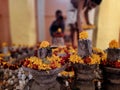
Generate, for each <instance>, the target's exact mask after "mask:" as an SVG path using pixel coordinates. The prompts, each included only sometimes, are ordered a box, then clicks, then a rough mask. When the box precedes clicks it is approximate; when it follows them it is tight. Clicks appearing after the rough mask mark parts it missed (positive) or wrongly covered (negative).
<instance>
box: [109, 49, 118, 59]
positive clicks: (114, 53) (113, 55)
mask: <svg viewBox="0 0 120 90" xmlns="http://www.w3.org/2000/svg"><path fill="white" fill-rule="evenodd" d="M107 54H108V55H107V60H109V61H116V60H120V49H111V48H108V49H107Z"/></svg>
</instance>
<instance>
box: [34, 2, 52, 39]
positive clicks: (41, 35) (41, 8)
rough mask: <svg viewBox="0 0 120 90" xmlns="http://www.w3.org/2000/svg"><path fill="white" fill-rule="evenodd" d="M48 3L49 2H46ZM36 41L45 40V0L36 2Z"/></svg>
mask: <svg viewBox="0 0 120 90" xmlns="http://www.w3.org/2000/svg"><path fill="white" fill-rule="evenodd" d="M48 1H50V0H48ZM36 8H37V23H38V41H43V40H45V38H46V32H45V28H46V27H45V0H37V7H36Z"/></svg>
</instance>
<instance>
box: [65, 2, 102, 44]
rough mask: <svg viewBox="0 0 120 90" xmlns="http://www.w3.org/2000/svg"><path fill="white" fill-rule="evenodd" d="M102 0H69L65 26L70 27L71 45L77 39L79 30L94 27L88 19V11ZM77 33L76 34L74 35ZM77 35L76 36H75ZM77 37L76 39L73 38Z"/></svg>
mask: <svg viewBox="0 0 120 90" xmlns="http://www.w3.org/2000/svg"><path fill="white" fill-rule="evenodd" d="M101 1H102V0H70V2H69V3H68V7H67V8H68V9H67V20H66V26H70V27H71V29H70V30H71V39H72V45H73V46H75V43H74V41H75V42H77V40H78V36H79V35H78V34H79V32H81V31H83V30H87V29H91V28H94V25H92V24H91V23H90V21H89V16H88V15H89V11H90V10H92V9H93V8H95V7H97V6H98V5H100V3H101ZM75 34H77V35H75ZM75 36H77V38H76V37H75ZM74 38H75V39H77V40H74Z"/></svg>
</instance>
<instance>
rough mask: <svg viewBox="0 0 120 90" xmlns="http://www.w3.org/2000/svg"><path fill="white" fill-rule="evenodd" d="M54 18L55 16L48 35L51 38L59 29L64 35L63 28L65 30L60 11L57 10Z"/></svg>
mask: <svg viewBox="0 0 120 90" xmlns="http://www.w3.org/2000/svg"><path fill="white" fill-rule="evenodd" d="M55 16H56V20H54V21H53V22H52V24H51V26H50V35H51V37H52V38H53V37H54V33H55V32H57V30H58V29H59V28H61V30H62V33H64V28H65V23H64V18H63V15H62V11H61V10H57V11H56V13H55Z"/></svg>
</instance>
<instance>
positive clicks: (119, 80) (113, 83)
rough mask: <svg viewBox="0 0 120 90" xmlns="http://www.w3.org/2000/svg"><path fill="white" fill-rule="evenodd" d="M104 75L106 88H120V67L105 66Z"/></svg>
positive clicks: (118, 89) (119, 89) (104, 86)
mask: <svg viewBox="0 0 120 90" xmlns="http://www.w3.org/2000/svg"><path fill="white" fill-rule="evenodd" d="M103 77H104V83H103V88H104V90H120V69H117V68H111V67H105V68H104V71H103Z"/></svg>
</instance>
